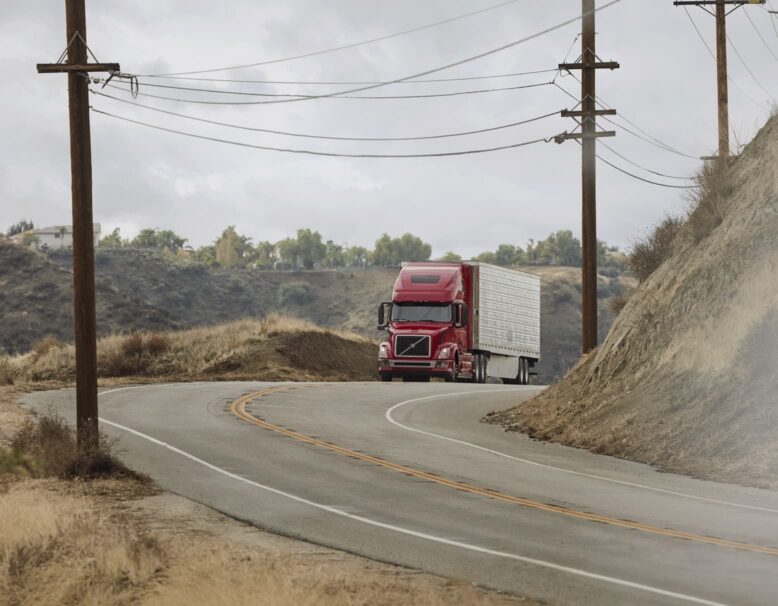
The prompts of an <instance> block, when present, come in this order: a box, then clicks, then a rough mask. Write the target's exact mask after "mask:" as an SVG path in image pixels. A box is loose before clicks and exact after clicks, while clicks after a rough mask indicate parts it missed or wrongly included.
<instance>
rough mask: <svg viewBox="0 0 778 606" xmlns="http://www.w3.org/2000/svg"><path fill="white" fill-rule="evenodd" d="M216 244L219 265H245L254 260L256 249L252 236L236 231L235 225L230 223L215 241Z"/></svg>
mask: <svg viewBox="0 0 778 606" xmlns="http://www.w3.org/2000/svg"><path fill="white" fill-rule="evenodd" d="M214 246H215V248H216V262H217V263H218V264H219V265H223V266H225V267H230V266H232V265H238V266H243V267H245V266H246V265H248V264H250V263H252V262H253V260H254V256H255V254H254V252H255V251H254V247H253V246H252V244H251V238H249V237H247V236H242V235H240V234H239V233H238V232H237V231H235V226H234V225H230V226H229V227H228V228H227V229H225V230H224V231H223V232H222V235H221V236H219V238H218V239H217V240H216V242H214Z"/></svg>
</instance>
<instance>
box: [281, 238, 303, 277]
mask: <svg viewBox="0 0 778 606" xmlns="http://www.w3.org/2000/svg"><path fill="white" fill-rule="evenodd" d="M276 247H277V248H278V257H279V259H278V260H279V261H281V263H283V265H284V267H285V268H291V269H296V268H297V259H298V257H299V253H298V248H297V240H296V239H294V238H285V239H284V240H281V241H280V242H279V243H278V244H277V245H276Z"/></svg>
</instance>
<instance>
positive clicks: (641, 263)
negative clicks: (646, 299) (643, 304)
mask: <svg viewBox="0 0 778 606" xmlns="http://www.w3.org/2000/svg"><path fill="white" fill-rule="evenodd" d="M683 225H684V220H683V219H681V218H679V217H665V218H664V219H663V220H662V221H661V222H660V223H659V224H658V225H657V226H656V227H654V229H653V231H652V232H651V233H650V234H649V235H648V237H647V238H646V239H645V240H643V241H642V242H638V243H636V244H635V245H634V246H633V247H632V250H631V251H630V253H629V258H628V259H627V264H628V265H629V268H630V269H631V270H632V273H633V274H635V277H636V278H637V279H638V281H639V282H645V281H646V280H647V279H648V277H649V276H650V275H651V274H652V273H654V271H656V268H657V267H659V266H660V265H661V264H662V262H663V261H664V260H665V259H667V258H668V257H669V256H670V254H671V253H672V244H673V240H674V239H675V236H676V234H677V233H678V231H679V230H680V229H681V227H682V226H683Z"/></svg>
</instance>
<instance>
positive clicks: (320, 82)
mask: <svg viewBox="0 0 778 606" xmlns="http://www.w3.org/2000/svg"><path fill="white" fill-rule="evenodd" d="M558 71H559V68H553V69H536V70H532V71H528V72H513V73H508V74H493V75H489V76H463V77H459V78H425V79H420V80H406V81H403V82H398V83H397V84H426V83H430V82H465V81H468V80H491V79H496V78H516V77H519V76H533V75H536V74H551V73H555V72H558ZM143 77H145V78H158V79H161V80H183V81H190V82H229V83H234V84H296V85H300V86H307V85H325V84H328V85H339V86H351V85H362V84H381V83H382V82H383V81H382V80H240V79H235V78H189V77H186V76H155V75H148V76H143Z"/></svg>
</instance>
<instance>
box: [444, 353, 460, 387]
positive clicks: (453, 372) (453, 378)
mask: <svg viewBox="0 0 778 606" xmlns="http://www.w3.org/2000/svg"><path fill="white" fill-rule="evenodd" d="M458 374H459V360H458V359H455V360H454V366H453V367H452V368H451V373H449V374H447V375H446V376H445V377H443V380H444V381H445V382H446V383H456V380H457V375H458Z"/></svg>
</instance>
